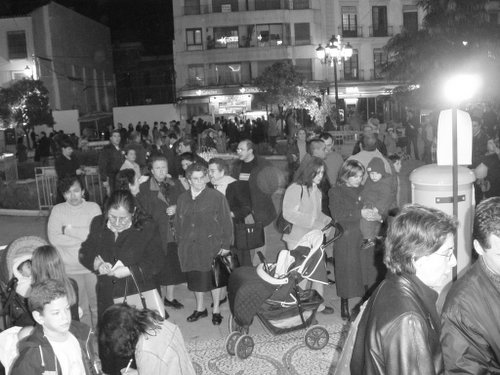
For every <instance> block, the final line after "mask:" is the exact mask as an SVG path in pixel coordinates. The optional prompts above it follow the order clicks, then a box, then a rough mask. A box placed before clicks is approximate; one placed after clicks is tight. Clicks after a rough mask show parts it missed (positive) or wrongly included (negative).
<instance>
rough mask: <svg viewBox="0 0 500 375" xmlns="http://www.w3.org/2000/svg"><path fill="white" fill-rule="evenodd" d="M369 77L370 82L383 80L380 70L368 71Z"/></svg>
mask: <svg viewBox="0 0 500 375" xmlns="http://www.w3.org/2000/svg"><path fill="white" fill-rule="evenodd" d="M370 76H371V79H372V80H377V79H384V75H383V74H382V68H381V67H380V68H377V69H370Z"/></svg>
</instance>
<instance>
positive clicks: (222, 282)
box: [212, 253, 240, 288]
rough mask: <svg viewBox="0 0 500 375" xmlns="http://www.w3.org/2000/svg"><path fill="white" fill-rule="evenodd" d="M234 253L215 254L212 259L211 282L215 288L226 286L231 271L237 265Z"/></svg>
mask: <svg viewBox="0 0 500 375" xmlns="http://www.w3.org/2000/svg"><path fill="white" fill-rule="evenodd" d="M239 265H240V264H239V261H238V257H237V256H236V254H232V253H229V254H227V255H220V254H217V255H216V256H215V258H214V259H213V260H212V283H213V285H214V286H215V287H216V288H222V287H223V286H227V284H228V281H229V276H230V275H231V272H233V270H234V269H235V268H237V267H239Z"/></svg>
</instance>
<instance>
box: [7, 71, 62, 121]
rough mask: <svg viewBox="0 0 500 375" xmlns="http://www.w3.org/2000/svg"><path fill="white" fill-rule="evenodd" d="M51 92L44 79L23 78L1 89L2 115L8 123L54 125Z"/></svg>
mask: <svg viewBox="0 0 500 375" xmlns="http://www.w3.org/2000/svg"><path fill="white" fill-rule="evenodd" d="M48 94H49V92H48V90H47V88H46V87H45V86H44V85H43V83H42V81H39V80H31V79H23V80H20V81H15V82H14V83H13V84H12V85H11V86H10V87H7V88H1V89H0V117H1V118H2V120H3V121H4V123H7V124H14V125H18V124H21V125H23V127H24V128H32V127H33V126H35V125H42V124H46V125H48V126H52V125H53V124H54V118H53V117H52V112H51V110H50V107H49V95H48Z"/></svg>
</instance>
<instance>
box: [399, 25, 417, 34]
mask: <svg viewBox="0 0 500 375" xmlns="http://www.w3.org/2000/svg"><path fill="white" fill-rule="evenodd" d="M418 30H422V25H418V26H417V29H416V30H415V29H413V30H412V29H408V28H407V27H405V25H401V26H399V32H400V33H409V34H411V33H416V32H417V31H418Z"/></svg>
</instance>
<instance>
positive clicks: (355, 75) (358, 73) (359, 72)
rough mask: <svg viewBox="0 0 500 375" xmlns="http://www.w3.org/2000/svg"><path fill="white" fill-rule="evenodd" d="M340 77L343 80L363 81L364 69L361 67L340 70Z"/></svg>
mask: <svg viewBox="0 0 500 375" xmlns="http://www.w3.org/2000/svg"><path fill="white" fill-rule="evenodd" d="M341 79H344V80H345V81H364V79H365V71H364V70H363V69H358V68H354V69H352V70H351V71H349V72H346V71H345V70H344V71H343V72H342V75H341Z"/></svg>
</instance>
